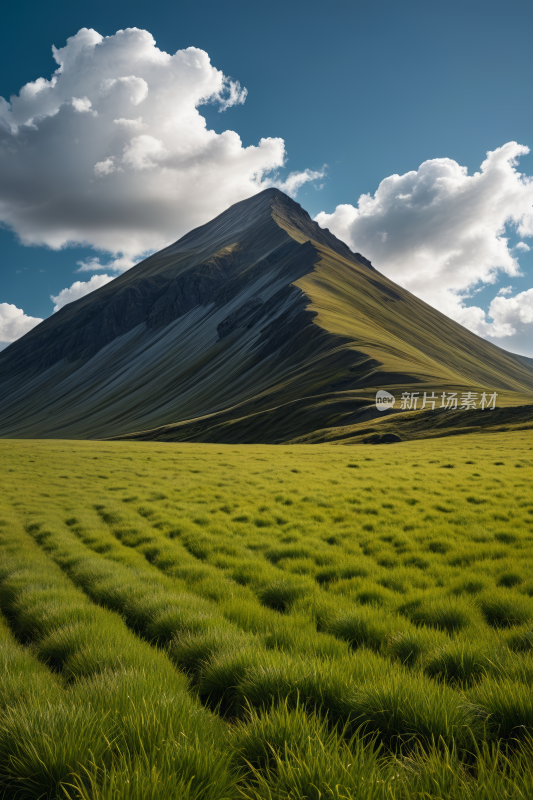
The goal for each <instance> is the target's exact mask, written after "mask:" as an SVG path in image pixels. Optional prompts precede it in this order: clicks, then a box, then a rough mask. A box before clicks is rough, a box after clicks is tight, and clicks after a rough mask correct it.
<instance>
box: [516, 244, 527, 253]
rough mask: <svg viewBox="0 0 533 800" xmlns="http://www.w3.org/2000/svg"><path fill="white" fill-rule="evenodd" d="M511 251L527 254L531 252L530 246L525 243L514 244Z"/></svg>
mask: <svg viewBox="0 0 533 800" xmlns="http://www.w3.org/2000/svg"><path fill="white" fill-rule="evenodd" d="M513 249H514V250H521V251H522V252H523V253H528V252H529V251H530V250H531V248H530V246H529V245H528V244H526V243H525V242H518V244H515V246H514V248H513Z"/></svg>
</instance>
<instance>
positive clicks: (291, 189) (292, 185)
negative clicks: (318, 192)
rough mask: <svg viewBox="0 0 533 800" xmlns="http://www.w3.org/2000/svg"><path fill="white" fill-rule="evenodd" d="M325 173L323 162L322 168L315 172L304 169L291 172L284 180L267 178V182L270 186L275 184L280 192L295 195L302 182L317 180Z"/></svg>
mask: <svg viewBox="0 0 533 800" xmlns="http://www.w3.org/2000/svg"><path fill="white" fill-rule="evenodd" d="M325 174H326V165H325V164H324V166H323V167H322V169H321V170H319V171H316V172H313V170H310V169H306V170H304V171H303V172H291V173H290V174H289V175H288V176H287V178H286V180H284V181H276V180H272V181H268V180H267V182H268V183H270V185H271V186H276V187H277V188H278V189H281V191H282V192H285V193H286V194H288V195H290V196H291V197H296V195H297V194H298V190H299V189H301V188H302V186H303V185H304V183H308V182H309V181H317V180H319V179H320V178H323V177H324V176H325ZM320 188H322V187H320Z"/></svg>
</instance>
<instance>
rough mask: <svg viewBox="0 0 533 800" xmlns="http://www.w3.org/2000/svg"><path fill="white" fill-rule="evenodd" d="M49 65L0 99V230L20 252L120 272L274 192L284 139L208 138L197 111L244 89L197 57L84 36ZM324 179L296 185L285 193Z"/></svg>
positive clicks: (240, 97)
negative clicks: (80, 255)
mask: <svg viewBox="0 0 533 800" xmlns="http://www.w3.org/2000/svg"><path fill="white" fill-rule="evenodd" d="M53 55H54V58H55V60H56V62H57V64H58V68H57V70H56V71H55V73H54V74H53V75H52V77H51V79H50V80H47V79H45V78H42V77H41V78H38V79H37V80H35V81H33V82H31V83H28V84H26V85H25V86H23V87H22V89H21V90H20V92H19V94H18V95H17V96H13V97H12V98H11V101H10V102H7V101H6V100H4V99H3V98H0V172H1V174H2V183H1V187H0V221H1V222H3V223H4V224H6V225H8V226H9V227H10V228H12V229H13V230H14V231H15V232H16V233H17V234H18V236H19V237H20V239H21V240H22V242H23V243H25V244H37V245H48V246H49V247H52V248H60V247H64V246H66V245H68V244H74V243H77V244H80V243H83V244H85V245H89V246H92V247H94V248H96V249H97V250H101V251H105V252H107V253H110V254H113V255H114V256H116V261H115V262H113V263H112V266H111V268H112V269H113V268H114V269H115V270H116V271H122V269H124V268H127V266H131V264H132V263H133V262H134V261H135V259H139V258H140V256H141V255H142V254H144V253H146V252H149V251H153V250H156V249H159V248H161V247H163V246H165V245H167V244H169V243H170V242H172V241H174V240H175V239H177V238H178V237H179V236H181V235H183V234H184V233H186V232H187V231H189V230H190V229H191V228H194V227H196V226H198V225H200V224H203V223H204V222H206V221H208V220H209V219H211V218H212V217H213V216H216V215H217V214H218V213H220V212H221V211H223V210H224V209H225V208H227V207H228V206H229V205H231V204H232V203H234V202H237V201H238V200H242V199H244V198H246V197H249V196H251V195H253V194H254V193H256V192H257V191H260V190H261V189H264V188H265V187H266V186H268V185H271V184H272V183H273V182H274V181H275V179H276V170H278V169H279V168H280V167H282V166H283V165H284V163H285V160H286V154H285V145H284V142H283V139H280V138H263V139H261V140H260V141H259V143H258V144H257V145H252V146H249V147H244V146H243V144H242V142H241V139H240V137H239V136H238V134H237V133H235V132H234V131H232V130H225V131H223V132H222V133H216V132H215V131H213V130H209V129H208V128H207V125H206V120H205V118H204V117H203V116H202V115H201V114H200V112H199V111H198V107H199V106H201V105H202V104H204V103H214V104H216V105H217V106H218V108H219V110H220V111H224V110H226V109H228V108H230V107H231V106H234V105H236V104H239V103H243V102H244V100H245V98H246V89H243V88H242V87H241V86H240V85H239V83H238V81H234V80H231V79H230V78H228V77H226V76H225V75H224V74H223V73H222V72H221V71H220V70H218V69H216V68H215V67H214V66H213V65H212V64H211V62H210V59H209V56H208V54H207V53H205V52H204V51H203V50H199V49H198V48H195V47H189V48H187V49H186V50H178V51H177V52H176V53H174V55H170V54H169V53H166V52H163V51H162V50H160V49H158V48H157V47H156V43H155V41H154V39H153V37H152V35H151V34H150V33H148V32H147V31H145V30H139V29H137V28H130V29H127V30H121V31H118V32H117V33H116V34H115V35H113V36H109V37H102V36H101V35H100V34H99V33H97V32H96V31H94V30H90V29H87V28H83V29H82V30H80V31H79V32H78V33H77V34H76V35H75V36H73V37H71V38H69V39H68V40H67V44H66V45H65V47H63V48H60V49H56V48H55V47H54V48H53ZM321 175H322V173H321V172H317V173H314V172H312V171H309V170H306V171H305V172H303V173H293V174H292V175H291V176H289V178H288V179H287V188H288V189H289V190H293V191H294V192H295V191H297V189H298V188H299V187H300V186H301V185H302V184H303V183H304V182H306V181H309V180H314V179H315V178H316V177H317V176H318V177H320V176H321ZM89 268H90V267H89ZM106 268H107V265H106Z"/></svg>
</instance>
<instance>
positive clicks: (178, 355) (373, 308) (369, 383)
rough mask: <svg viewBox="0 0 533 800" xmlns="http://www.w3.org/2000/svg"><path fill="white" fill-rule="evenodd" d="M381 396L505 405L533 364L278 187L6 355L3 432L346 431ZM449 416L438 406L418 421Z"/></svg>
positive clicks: (260, 434) (529, 390) (216, 436)
mask: <svg viewBox="0 0 533 800" xmlns="http://www.w3.org/2000/svg"><path fill="white" fill-rule="evenodd" d="M378 389H385V390H387V391H389V392H391V393H392V394H394V395H395V396H396V397H400V396H401V394H402V393H404V392H408V393H411V392H418V393H419V395H420V396H422V395H423V393H424V392H435V393H436V394H437V395H439V394H440V395H441V394H442V393H443V392H446V393H450V392H457V393H463V392H468V391H470V392H473V393H475V394H479V395H481V393H483V392H486V393H494V392H497V394H498V400H497V405H498V407H499V408H502V407H506V406H527V405H529V404H531V403H532V402H533V362H532V361H530V360H529V359H527V358H523V357H521V356H517V355H513V354H511V353H507V352H506V351H504V350H502V349H500V348H498V347H496V346H495V345H493V344H490V343H489V342H487V341H485V340H484V339H481V338H479V337H478V336H476V335H475V334H473V333H471V332H470V331H468V330H466V329H465V328H463V327H462V326H461V325H459V324H458V323H456V322H453V321H452V320H450V319H448V318H447V317H446V316H444V315H443V314H441V313H440V312H438V311H436V310H435V309H433V308H431V307H430V306H428V305H427V304H426V303H424V302H422V301H421V300H419V299H418V298H416V297H414V296H413V295H412V294H410V293H409V292H408V291H406V290H405V289H402V288H401V287H399V286H397V285H396V284H394V283H393V282H392V281H390V280H388V279H387V278H386V277H385V276H384V275H381V274H380V273H379V272H378V271H377V270H376V269H374V267H373V266H372V265H371V263H370V262H369V261H368V260H367V259H365V258H364V257H363V256H362V255H360V254H359V253H353V252H352V251H351V250H350V249H349V248H348V247H347V246H346V245H345V244H344V243H343V242H341V241H339V240H338V239H337V238H336V237H335V236H333V235H332V234H331V233H330V232H329V231H328V230H324V229H322V228H320V227H319V226H318V225H317V224H316V223H315V222H313V221H312V220H311V218H310V217H309V215H308V214H307V212H305V211H304V210H303V209H302V208H301V206H299V205H298V204H297V203H295V202H294V201H293V200H291V199H290V198H289V197H287V196H286V195H284V194H283V193H282V192H280V191H279V190H277V189H267V190H265V191H263V192H261V193H259V194H257V195H255V196H254V197H252V198H250V199H249V200H244V201H242V202H240V203H236V204H235V205H233V206H231V208H229V209H228V210H227V211H225V212H224V213H222V214H220V215H219V216H218V217H216V218H215V219H214V220H212V221H211V222H209V223H207V224H206V225H203V226H201V227H199V228H197V229H195V230H193V231H191V232H190V233H188V234H187V235H186V236H184V237H183V238H182V239H180V240H179V241H178V242H176V243H175V244H172V245H170V246H169V247H167V248H165V249H164V250H162V251H160V252H159V253H156V254H154V255H152V256H150V257H149V258H147V259H146V260H145V261H143V262H141V263H140V264H138V265H137V266H136V267H134V268H133V269H131V270H129V271H128V272H126V273H124V274H123V275H121V276H120V277H118V278H116V279H115V280H113V281H111V282H110V283H108V284H106V285H105V286H103V287H102V288H100V289H98V290H97V291H95V292H92V293H91V294H89V295H87V296H86V297H83V298H81V299H80V300H77V301H75V302H73V303H70V304H69V305H67V306H65V307H64V308H62V309H61V310H60V311H58V312H57V313H56V314H53V315H52V316H51V317H49V318H48V319H46V320H44V321H43V322H42V323H41V324H40V325H38V326H37V327H36V328H34V329H33V330H32V331H30V332H29V333H28V334H26V335H25V336H24V337H22V338H21V339H19V340H18V341H16V342H14V343H13V344H12V345H10V346H9V347H8V348H6V350H4V351H3V352H2V353H0V409H1V410H0V436H2V437H11V438H41V437H46V438H117V437H122V436H127V437H137V438H145V439H160V440H167V441H182V440H183V441H212V442H216V441H221V442H222V441H228V442H250V443H251V442H265V443H268V442H287V441H294V440H298V439H299V440H300V441H304V440H309V438H308V437H313V436H315V435H316V434H317V432H320V431H322V432H324V430H326V431H328V430H329V431H330V432H331V433H332V434H333V431H334V430H338V431H340V430H342V434H339V436H341V435H342V436H346V432H347V431H348V430H349V429H350V428H351V427H352V426H354V428H357V427H359V428H360V429H363V428H362V427H361V426H363V425H364V424H365V423H367V422H368V421H369V420H375V421H376V424H377V425H382V424H384V423H385V422H387V423H390V422H391V420H388V419H387V415H390V414H391V413H392V412H390V411H389V412H383V413H381V412H379V411H378V410H377V409H376V406H375V404H374V398H375V393H376V391H377V390H378ZM398 408H399V404H397V405H396V406H395V410H398ZM483 413H486V414H487V416H488V415H490V414H491V413H492V412H491V411H486V412H483ZM517 413H518V414H519V416H520V413H522V412H517ZM528 414H529V411H528V410H527V409H526V410H524V412H523V415H525V418H528ZM401 416H406V415H405V414H402V415H401ZM515 416H516V415H515ZM383 417H385V419H384V418H383ZM438 417H439V415H438V414H435V415H434V416H433V417H432V416H431V414H430V413H427V412H426V413H425V416H424V420H425V421H424V423H423V425H422V429H425V428H428V429H429V428H431V427H432V425H433V420H434V421H435V423H437V419H438ZM378 418H379V419H378ZM515 421H516V420H515ZM367 427H368V426H367ZM419 427H420V426H419ZM320 436H322V440H324V439H328V438H331V437H329V436H328V435H325V434H324V433H322V434H320ZM315 440H316V439H315Z"/></svg>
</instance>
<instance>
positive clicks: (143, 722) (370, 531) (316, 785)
mask: <svg viewBox="0 0 533 800" xmlns="http://www.w3.org/2000/svg"><path fill="white" fill-rule="evenodd" d="M532 477H533V434H532V433H531V431H530V430H527V431H526V430H525V431H520V432H518V431H509V432H507V433H486V434H476V435H470V434H465V435H463V436H460V437H451V438H447V439H433V440H417V441H411V442H403V443H400V444H391V445H375V446H369V445H353V446H345V447H339V446H333V445H327V444H324V445H293V446H283V445H281V446H268V445H220V444H216V445H208V444H183V443H179V444H165V443H161V442H135V441H118V442H90V441H59V440H54V441H35V440H19V441H14V440H3V441H0V486H1V494H0V609H1V614H2V617H1V619H0V653H1V659H2V667H3V668H2V670H1V673H0V797H2V798H20V799H22V798H28V799H30V798H31V799H32V800H37V798H50V799H52V798H63V800H65V798H70V800H74V799H76V800H111V798H113V799H114V800H118V799H119V798H125V799H126V800H201V799H205V800H233V799H234V798H235V800H237V798H248V800H260V798H261V799H263V800H286V798H291V800H304V798H305V800H307V799H309V800H319V798H320V800H325V799H328V800H329V799H330V798H331V800H355V799H356V798H357V800H371V799H372V800H373V799H374V798H376V800H377V799H378V798H380V799H381V798H389V799H391V798H394V799H397V800H408V799H409V800H411V799H415V798H420V800H422V798H424V800H431V798H434V799H435V800H436V799H437V798H453V800H459V798H460V800H492V798H524V800H525V799H526V798H531V797H532V796H533V694H532V693H531V688H530V687H531V685H532V682H533V494H532V492H531V479H532Z"/></svg>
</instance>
